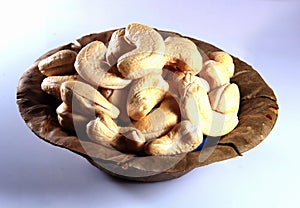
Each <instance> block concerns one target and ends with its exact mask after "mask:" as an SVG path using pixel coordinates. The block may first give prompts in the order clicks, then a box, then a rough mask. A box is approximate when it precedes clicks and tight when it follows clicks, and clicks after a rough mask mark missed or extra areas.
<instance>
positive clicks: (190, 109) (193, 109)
mask: <svg viewBox="0 0 300 208" xmlns="http://www.w3.org/2000/svg"><path fill="white" fill-rule="evenodd" d="M225 108H226V106H225ZM180 109H181V114H182V117H183V119H188V120H189V121H191V122H192V123H193V124H195V125H199V127H200V128H201V130H202V132H203V134H205V135H208V136H222V135H225V134H227V133H229V132H230V131H232V130H233V129H234V128H235V127H236V125H237V124H238V117H237V112H235V113H228V114H223V113H220V112H217V111H214V110H212V109H211V106H210V101H209V98H208V95H207V92H206V90H205V89H203V87H202V86H200V85H197V84H191V85H190V86H189V87H188V88H187V89H186V93H185V95H184V96H183V97H182V100H181V108H180Z"/></svg>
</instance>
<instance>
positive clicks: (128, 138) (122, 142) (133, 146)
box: [111, 127, 146, 152]
mask: <svg viewBox="0 0 300 208" xmlns="http://www.w3.org/2000/svg"><path fill="white" fill-rule="evenodd" d="M145 142H146V140H145V138H144V136H143V134H142V133H141V132H140V131H139V130H138V129H136V128H133V127H121V128H120V130H119V134H118V136H117V137H116V138H115V139H114V140H113V142H112V143H111V145H112V146H113V147H115V148H116V149H117V150H119V151H122V152H140V151H141V150H143V149H144V144H145Z"/></svg>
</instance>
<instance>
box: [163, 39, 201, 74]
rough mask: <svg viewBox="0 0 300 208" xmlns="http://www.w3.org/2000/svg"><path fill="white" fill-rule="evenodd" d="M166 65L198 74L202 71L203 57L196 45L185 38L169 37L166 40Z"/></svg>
mask: <svg viewBox="0 0 300 208" xmlns="http://www.w3.org/2000/svg"><path fill="white" fill-rule="evenodd" d="M165 45H166V50H165V59H166V65H171V66H176V67H178V68H179V69H180V70H181V71H188V72H191V73H193V74H198V73H199V72H200V70H201V69H202V56H201V54H200V52H199V51H198V49H197V46H196V45H195V43H193V42H192V41H191V40H189V39H187V38H183V37H168V38H166V40H165Z"/></svg>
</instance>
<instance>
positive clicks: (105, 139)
mask: <svg viewBox="0 0 300 208" xmlns="http://www.w3.org/2000/svg"><path fill="white" fill-rule="evenodd" d="M86 133H87V135H88V136H89V138H90V139H91V140H93V141H95V142H97V143H100V144H102V145H106V146H110V145H111V143H112V141H113V140H114V139H115V137H116V136H117V135H118V133H119V127H118V126H117V124H116V123H115V122H114V120H113V119H112V118H111V117H110V116H108V115H106V114H102V115H100V116H99V117H97V118H96V119H94V120H91V121H90V122H89V123H88V124H87V125H86Z"/></svg>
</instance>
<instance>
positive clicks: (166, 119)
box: [133, 96, 180, 140]
mask: <svg viewBox="0 0 300 208" xmlns="http://www.w3.org/2000/svg"><path fill="white" fill-rule="evenodd" d="M179 119H180V109H179V106H178V103H177V101H176V100H175V99H174V98H173V97H172V96H167V97H166V98H165V99H164V100H163V101H162V103H161V104H160V106H159V107H158V108H157V109H155V110H153V111H152V112H151V113H149V114H148V115H147V116H145V117H144V118H142V119H140V120H138V121H135V122H133V126H134V127H136V128H137V129H139V130H140V131H141V132H142V133H143V135H144V136H145V138H146V139H147V140H149V139H154V138H157V137H160V136H162V135H164V134H166V133H167V132H168V131H170V130H171V128H172V127H173V126H174V125H175V124H176V123H177V122H178V121H179Z"/></svg>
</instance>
